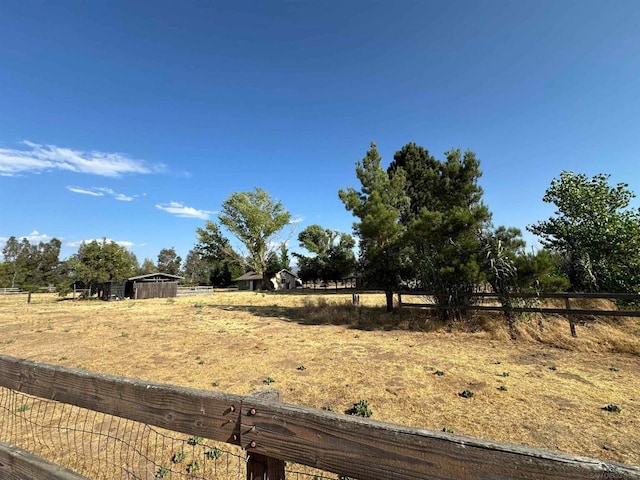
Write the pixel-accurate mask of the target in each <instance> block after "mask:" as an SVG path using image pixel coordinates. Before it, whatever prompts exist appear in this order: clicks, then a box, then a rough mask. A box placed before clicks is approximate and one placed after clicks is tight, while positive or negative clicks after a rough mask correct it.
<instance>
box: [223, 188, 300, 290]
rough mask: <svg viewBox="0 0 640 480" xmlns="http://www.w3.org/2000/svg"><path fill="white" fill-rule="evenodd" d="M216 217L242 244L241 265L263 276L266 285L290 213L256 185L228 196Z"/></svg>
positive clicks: (267, 284) (288, 221)
mask: <svg viewBox="0 0 640 480" xmlns="http://www.w3.org/2000/svg"><path fill="white" fill-rule="evenodd" d="M218 219H219V220H220V223H221V224H222V225H224V226H225V227H226V228H227V230H229V232H230V233H231V234H232V235H234V236H235V237H236V238H237V239H238V240H239V241H240V243H241V244H242V245H243V246H244V249H245V253H246V254H245V255H243V256H242V259H243V263H244V265H245V266H246V267H247V268H248V269H250V270H253V271H254V272H256V273H258V274H260V275H262V277H263V288H269V282H268V277H267V267H268V264H269V260H270V259H271V256H272V255H273V254H274V253H275V252H276V250H277V249H278V248H280V246H281V245H282V244H283V243H284V241H283V239H282V238H279V237H278V235H279V234H280V233H281V232H282V230H283V229H284V228H285V227H286V226H287V225H289V224H290V221H291V214H290V213H289V212H288V211H287V210H286V209H285V208H284V207H283V206H282V203H281V202H279V201H277V200H274V199H272V198H271V197H270V196H269V194H268V193H267V192H266V191H265V190H262V189H261V188H256V189H255V190H254V191H251V192H235V193H232V194H231V195H229V197H227V199H226V200H225V201H224V202H223V203H222V210H221V212H220V214H219V215H218Z"/></svg>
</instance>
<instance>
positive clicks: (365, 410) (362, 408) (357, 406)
mask: <svg viewBox="0 0 640 480" xmlns="http://www.w3.org/2000/svg"><path fill="white" fill-rule="evenodd" d="M344 413H348V414H349V415H355V416H357V417H365V418H368V417H370V416H371V415H373V412H372V411H371V409H370V408H369V402H367V401H366V400H360V401H358V402H357V403H354V404H353V407H351V408H349V409H348V410H347V411H345V412H344Z"/></svg>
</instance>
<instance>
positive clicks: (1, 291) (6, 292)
mask: <svg viewBox="0 0 640 480" xmlns="http://www.w3.org/2000/svg"><path fill="white" fill-rule="evenodd" d="M19 293H27V292H22V291H21V290H20V289H19V288H18V287H15V288H14V287H7V288H0V295H17V294H19Z"/></svg>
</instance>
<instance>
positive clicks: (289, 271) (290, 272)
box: [278, 268, 298, 278]
mask: <svg viewBox="0 0 640 480" xmlns="http://www.w3.org/2000/svg"><path fill="white" fill-rule="evenodd" d="M281 272H287V273H288V274H289V275H291V276H292V277H296V278H298V276H297V275H296V274H295V273H293V272H292V271H291V270H287V269H286V268H283V269H282V270H280V271H279V272H278V273H281Z"/></svg>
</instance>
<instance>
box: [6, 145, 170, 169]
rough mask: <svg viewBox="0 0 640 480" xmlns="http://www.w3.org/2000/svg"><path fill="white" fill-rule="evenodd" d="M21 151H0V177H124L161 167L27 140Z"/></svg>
mask: <svg viewBox="0 0 640 480" xmlns="http://www.w3.org/2000/svg"><path fill="white" fill-rule="evenodd" d="M21 145H22V148H0V175H2V176H15V175H20V174H23V173H41V172H46V171H51V170H66V171H71V172H76V173H86V174H91V175H100V176H103V177H119V176H121V175H125V174H146V173H158V172H161V171H164V170H165V167H164V165H148V164H146V163H145V162H142V161H140V160H135V159H132V158H130V157H129V156H127V155H126V154H123V153H109V152H99V151H91V152H85V151H82V150H74V149H72V148H63V147H57V146H55V145H40V144H38V143H33V142H29V141H26V140H25V141H23V142H22V143H21Z"/></svg>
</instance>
